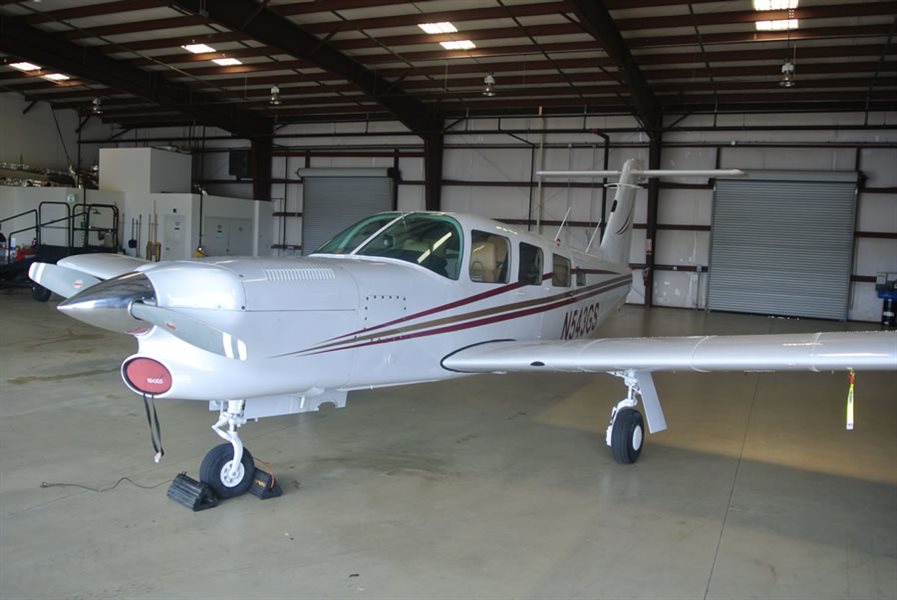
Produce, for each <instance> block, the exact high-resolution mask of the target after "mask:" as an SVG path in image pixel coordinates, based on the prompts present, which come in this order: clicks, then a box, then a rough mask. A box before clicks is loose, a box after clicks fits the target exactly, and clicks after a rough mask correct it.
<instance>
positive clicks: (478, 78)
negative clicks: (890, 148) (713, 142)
mask: <svg viewBox="0 0 897 600" xmlns="http://www.w3.org/2000/svg"><path fill="white" fill-rule="evenodd" d="M73 4H76V6H73ZM758 4H760V5H758ZM762 4H765V6H763V5H762ZM760 9H766V10H760ZM445 23H450V24H451V27H449V26H447V25H441V27H442V29H455V30H456V31H448V32H443V33H438V32H437V33H427V32H425V31H424V30H423V28H422V27H421V25H425V24H445ZM895 27H897V2H894V1H878V0H839V1H837V2H834V1H829V0H800V2H799V4H798V2H797V1H796V0H771V2H770V0H767V1H766V2H765V3H762V2H759V0H758V2H752V1H751V0H739V1H729V2H718V1H717V2H712V1H706V0H695V1H693V2H688V3H684V2H673V1H670V0H603V1H601V0H562V1H550V2H549V1H538V0H536V1H532V0H419V1H417V2H398V1H390V0H310V1H305V2H295V1H290V0H265V1H257V0H117V1H109V0H88V1H84V2H77V3H74V2H71V1H66V0H27V1H25V0H22V1H17V2H10V1H8V0H0V61H2V64H0V91H5V92H15V93H19V94H22V95H23V96H24V97H25V98H26V99H27V100H29V101H35V102H49V103H50V104H52V105H53V106H54V107H55V108H60V109H62V108H69V109H75V110H78V111H80V112H81V113H82V115H84V116H85V117H87V116H91V115H94V116H97V117H98V118H102V119H103V120H104V121H107V122H113V123H116V124H119V125H120V126H122V127H125V128H135V127H148V126H160V125H174V124H188V123H198V124H206V125H217V126H220V127H223V128H224V129H227V130H230V131H232V132H234V133H235V134H238V135H240V136H242V137H253V136H255V135H265V133H270V131H271V127H272V126H276V125H277V124H281V123H296V122H314V121H334V120H336V121H343V120H359V119H361V120H385V119H398V120H399V121H401V122H402V123H404V124H405V125H406V126H407V127H409V129H411V130H412V131H414V132H416V133H419V134H421V135H426V134H428V133H435V132H437V131H439V130H440V129H441V126H442V125H441V124H442V123H444V122H445V120H447V119H449V120H450V119H454V118H460V117H464V116H468V115H491V114H502V115H508V114H522V115H536V114H539V112H540V111H543V112H544V113H545V114H583V113H586V114H604V113H606V114H632V115H634V116H636V117H637V118H638V119H639V121H640V122H641V123H642V125H643V126H644V127H645V128H646V129H648V130H649V131H651V130H653V129H655V128H656V127H657V126H658V124H659V119H660V118H661V116H662V115H671V114H688V113H693V112H708V111H710V112H731V111H738V112H747V113H753V112H770V111H771V112H782V111H785V112H787V111H798V110H800V111H806V110H825V111H845V110H877V109H889V110H893V109H894V108H895V107H897V40H895V34H897V31H895ZM199 44H204V45H205V46H206V47H202V46H199V47H191V48H190V49H188V48H187V47H188V46H191V45H199ZM191 49H192V51H191ZM215 61H217V62H215ZM23 63H24V64H23ZM787 64H790V65H792V66H793V68H794V70H793V73H790V72H787V71H788V67H787ZM13 65H15V66H13ZM783 69H784V71H783ZM490 76H491V78H494V84H493V85H491V87H492V91H494V95H485V94H484V92H485V91H488V90H486V87H487V77H490ZM792 76H793V77H792ZM788 78H793V83H794V85H793V86H792V87H786V86H784V85H782V84H783V83H784V80H786V79H788ZM272 86H277V88H278V90H279V92H278V94H277V98H276V102H277V103H274V102H272V89H271V88H272ZM97 105H98V106H97ZM97 113H101V114H97Z"/></svg>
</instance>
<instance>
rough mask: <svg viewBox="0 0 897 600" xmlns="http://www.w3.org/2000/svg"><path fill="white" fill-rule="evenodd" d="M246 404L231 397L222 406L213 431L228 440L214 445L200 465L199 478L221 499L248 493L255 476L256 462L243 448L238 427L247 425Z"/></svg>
mask: <svg viewBox="0 0 897 600" xmlns="http://www.w3.org/2000/svg"><path fill="white" fill-rule="evenodd" d="M245 405H246V402H245V401H244V400H229V401H227V403H226V404H224V405H223V406H222V407H221V412H220V414H219V417H218V421H217V422H216V423H215V424H214V425H212V431H214V432H215V433H217V434H218V435H219V436H220V437H221V438H222V439H224V440H226V441H227V442H228V443H227V444H220V445H218V446H215V447H214V448H212V449H211V450H210V451H209V453H208V454H206V457H205V458H204V459H203V461H202V466H200V468H199V480H200V481H202V482H203V483H205V484H206V485H208V486H209V487H210V488H211V489H212V491H213V492H215V495H217V496H218V497H219V498H221V499H225V498H233V497H235V496H239V495H241V494H244V493H246V491H247V490H248V489H249V486H251V485H252V481H253V478H254V476H255V461H253V459H252V454H251V453H250V452H249V450H247V449H246V448H244V447H243V442H242V441H241V440H240V434H239V433H238V429H239V428H240V427H242V426H243V425H245V424H246V417H245V416H244V414H243V409H244V407H245ZM225 426H227V428H226V429H225V428H224V427H225Z"/></svg>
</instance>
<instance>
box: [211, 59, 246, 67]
mask: <svg viewBox="0 0 897 600" xmlns="http://www.w3.org/2000/svg"><path fill="white" fill-rule="evenodd" d="M212 62H213V63H215V64H216V65H221V66H222V67H232V66H234V65H242V64H243V63H241V62H240V61H239V60H237V59H236V58H213V59H212Z"/></svg>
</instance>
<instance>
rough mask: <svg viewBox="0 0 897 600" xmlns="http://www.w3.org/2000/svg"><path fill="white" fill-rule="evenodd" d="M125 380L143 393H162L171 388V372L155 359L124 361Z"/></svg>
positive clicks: (141, 358)
mask: <svg viewBox="0 0 897 600" xmlns="http://www.w3.org/2000/svg"><path fill="white" fill-rule="evenodd" d="M122 373H123V374H124V376H125V382H126V383H127V384H128V385H130V386H131V387H132V388H134V389H135V390H137V391H139V392H143V393H145V394H154V395H155V394H164V393H165V392H167V391H168V390H170V389H171V372H170V371H169V370H168V369H167V368H166V367H165V365H163V364H162V363H160V362H159V361H157V360H153V359H151V358H143V357H140V358H135V359H132V360H130V361H128V362H126V363H125V365H124V368H123V369H122Z"/></svg>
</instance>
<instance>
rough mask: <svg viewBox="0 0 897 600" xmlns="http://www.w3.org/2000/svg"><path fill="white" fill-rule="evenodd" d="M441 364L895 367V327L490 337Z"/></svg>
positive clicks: (478, 369) (491, 367)
mask: <svg viewBox="0 0 897 600" xmlns="http://www.w3.org/2000/svg"><path fill="white" fill-rule="evenodd" d="M442 365H443V367H445V368H446V369H449V370H451V371H458V372H462V373H504V372H520V371H579V372H604V371H628V370H633V371H684V370H691V371H699V372H707V371H836V370H846V369H866V370H897V332H888V331H868V332H829V333H806V334H803V333H786V334H767V335H719V336H700V337H664V338H604V339H597V340H571V341H562V340H550V341H549V340H538V341H497V342H486V343H484V344H480V345H477V346H472V347H469V348H464V349H462V350H459V351H457V352H455V353H454V354H451V355H449V356H447V357H446V358H444V359H443V361H442Z"/></svg>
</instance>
